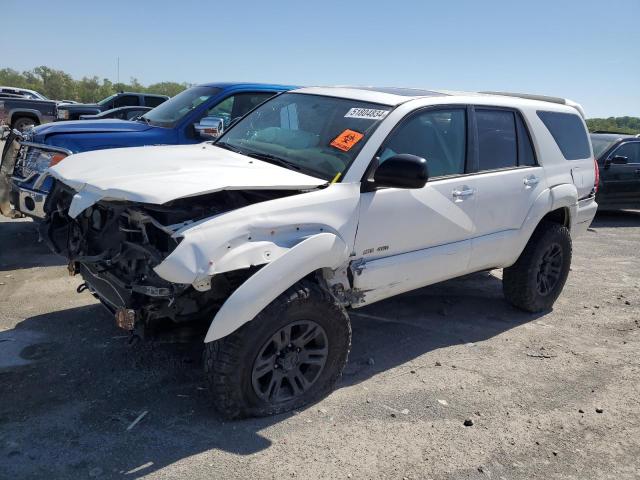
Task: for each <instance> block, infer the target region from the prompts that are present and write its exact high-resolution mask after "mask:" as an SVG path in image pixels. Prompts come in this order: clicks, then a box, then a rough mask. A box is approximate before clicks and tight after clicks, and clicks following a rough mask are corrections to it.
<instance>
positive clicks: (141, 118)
mask: <svg viewBox="0 0 640 480" xmlns="http://www.w3.org/2000/svg"><path fill="white" fill-rule="evenodd" d="M140 120H142V121H143V122H144V123H146V124H147V125H151V121H150V120H149V119H148V118H145V117H143V116H142V115H141V116H139V117H137V118H136V121H138V122H139V121H140Z"/></svg>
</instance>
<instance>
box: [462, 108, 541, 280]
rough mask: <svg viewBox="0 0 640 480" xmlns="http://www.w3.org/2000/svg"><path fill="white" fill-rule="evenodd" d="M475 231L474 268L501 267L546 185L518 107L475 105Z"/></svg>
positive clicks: (472, 256) (472, 253)
mask: <svg viewBox="0 0 640 480" xmlns="http://www.w3.org/2000/svg"><path fill="white" fill-rule="evenodd" d="M474 112H475V125H476V131H477V147H476V158H477V160H476V161H477V164H476V175H475V182H476V186H477V194H476V196H477V204H478V205H477V209H476V216H475V223H476V233H475V235H474V239H473V241H472V250H471V261H470V265H469V266H470V269H471V270H480V269H483V268H491V267H494V266H499V265H501V263H502V261H503V260H504V259H505V258H508V257H509V255H510V253H511V249H510V248H509V247H510V245H511V244H512V241H513V239H514V238H515V236H516V235H517V232H518V230H519V229H520V228H521V226H522V224H523V222H524V220H525V218H526V216H527V213H528V212H529V209H530V208H531V205H532V204H533V202H534V201H535V199H536V197H537V196H538V195H539V194H540V192H542V190H544V189H545V188H546V180H545V175H544V172H543V170H542V167H541V166H540V165H538V163H537V161H536V156H535V153H534V149H533V147H532V142H531V137H530V135H529V132H528V130H527V127H526V125H525V123H524V121H523V119H522V116H521V114H520V113H519V112H518V111H517V110H514V109H507V108H499V107H475V108H474Z"/></svg>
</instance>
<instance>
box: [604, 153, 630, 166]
mask: <svg viewBox="0 0 640 480" xmlns="http://www.w3.org/2000/svg"><path fill="white" fill-rule="evenodd" d="M627 163H629V158H628V157H623V156H622V155H616V156H615V157H613V158H607V159H606V160H605V161H604V168H609V167H610V166H611V165H626V164H627Z"/></svg>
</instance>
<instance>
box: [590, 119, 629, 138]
mask: <svg viewBox="0 0 640 480" xmlns="http://www.w3.org/2000/svg"><path fill="white" fill-rule="evenodd" d="M587 126H588V127H589V131H590V132H595V131H607V132H616V133H632V134H638V133H640V118H638V117H609V118H589V119H587Z"/></svg>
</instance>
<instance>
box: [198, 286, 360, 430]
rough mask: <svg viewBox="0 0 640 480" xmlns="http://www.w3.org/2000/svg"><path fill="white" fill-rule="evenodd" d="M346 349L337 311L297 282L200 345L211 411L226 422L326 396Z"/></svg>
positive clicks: (321, 294) (343, 322)
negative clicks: (243, 321)
mask: <svg viewBox="0 0 640 480" xmlns="http://www.w3.org/2000/svg"><path fill="white" fill-rule="evenodd" d="M283 332H284V333H283ZM287 332H288V333H287ZM312 336H313V338H311V337H312ZM309 338H311V340H309ZM305 342H307V343H305ZM350 348H351V324H350V322H349V317H348V315H347V313H346V311H345V309H344V308H343V307H342V305H340V304H339V303H338V302H337V301H336V300H335V299H334V298H333V297H332V296H331V294H330V293H329V292H327V291H326V290H325V289H323V288H321V287H320V286H319V285H318V284H317V283H315V282H313V281H309V280H303V281H300V282H299V283H297V284H295V285H294V286H292V287H291V288H289V289H288V290H287V291H286V292H284V293H283V294H282V295H280V296H279V297H278V298H276V299H275V300H274V301H273V302H271V303H270V304H269V305H268V306H267V307H266V308H265V309H264V310H262V311H261V312H260V313H259V314H258V315H256V317H255V318H254V319H253V320H252V321H250V322H248V323H247V324H245V325H243V326H242V327H241V328H239V329H238V330H236V331H235V332H233V333H232V334H230V335H228V336H226V337H224V338H221V339H220V340H217V341H214V342H210V343H208V344H206V345H205V351H204V367H205V372H206V374H207V378H208V380H209V385H210V389H211V392H212V395H213V400H214V403H215V407H216V408H217V410H218V411H219V412H220V413H221V414H222V415H223V416H225V417H227V418H243V417H254V416H257V417H260V416H266V415H274V414H279V413H284V412H288V411H290V410H293V409H297V408H300V407H303V406H305V405H308V404H310V403H313V402H316V401H318V400H319V399H321V398H322V397H324V396H325V395H327V394H328V393H329V392H331V391H332V390H333V388H334V386H335V384H336V382H337V380H338V379H339V378H340V375H341V374H342V370H343V369H344V366H345V365H346V363H347V357H348V355H349V350H350ZM305 362H308V363H305ZM319 363H322V365H319ZM265 371H266V372H267V373H264V372H265ZM260 375H263V376H262V377H261V376H260ZM301 375H304V378H303V377H302V376H301ZM284 376H286V378H284ZM272 386H273V388H272ZM294 387H295V388H294ZM276 388H277V394H276V393H275V391H276Z"/></svg>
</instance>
